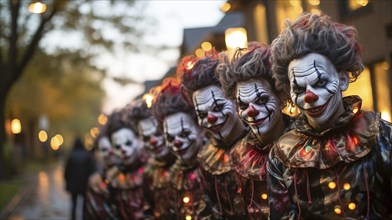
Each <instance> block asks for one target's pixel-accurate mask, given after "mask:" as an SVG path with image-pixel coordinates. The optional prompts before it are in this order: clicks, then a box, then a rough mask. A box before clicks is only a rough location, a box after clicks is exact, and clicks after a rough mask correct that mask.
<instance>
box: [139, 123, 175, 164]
mask: <svg viewBox="0 0 392 220" xmlns="http://www.w3.org/2000/svg"><path fill="white" fill-rule="evenodd" d="M138 129H139V133H140V135H141V137H142V142H143V145H144V147H145V148H146V149H148V151H149V152H151V153H152V154H153V156H154V157H156V158H162V157H164V156H166V155H167V154H168V153H169V149H168V148H167V147H166V146H165V140H164V138H163V135H162V133H161V132H160V131H158V122H157V120H156V119H155V118H154V117H150V118H146V119H143V120H140V121H139V123H138Z"/></svg>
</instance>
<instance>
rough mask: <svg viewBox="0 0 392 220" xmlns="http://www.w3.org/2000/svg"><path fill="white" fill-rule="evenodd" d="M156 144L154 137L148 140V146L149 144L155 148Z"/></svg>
mask: <svg viewBox="0 0 392 220" xmlns="http://www.w3.org/2000/svg"><path fill="white" fill-rule="evenodd" d="M157 143H158V140H157V139H156V138H155V137H151V138H150V144H151V145H152V146H156V145H157Z"/></svg>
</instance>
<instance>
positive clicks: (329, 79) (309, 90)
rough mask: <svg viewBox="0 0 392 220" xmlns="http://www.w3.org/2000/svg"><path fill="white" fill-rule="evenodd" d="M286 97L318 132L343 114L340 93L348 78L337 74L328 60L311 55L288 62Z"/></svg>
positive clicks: (344, 88)
mask: <svg viewBox="0 0 392 220" xmlns="http://www.w3.org/2000/svg"><path fill="white" fill-rule="evenodd" d="M288 76H289V79H290V88H291V89H290V96H291V99H292V101H293V102H294V103H295V104H296V105H297V106H298V107H299V108H300V109H301V111H303V112H304V114H305V116H306V117H307V119H308V121H309V124H310V125H311V126H312V127H314V128H317V127H320V128H322V127H323V125H325V124H329V123H331V121H332V122H333V121H334V120H335V119H336V118H337V117H338V116H339V115H340V114H341V113H343V111H344V109H343V101H342V91H344V90H346V89H347V87H348V83H349V80H348V75H347V74H339V73H338V72H337V71H336V69H335V67H334V65H333V64H332V63H331V62H330V61H329V59H328V58H326V57H325V56H323V55H321V54H316V53H311V54H308V55H306V56H303V57H301V58H299V59H295V60H292V61H291V62H290V64H289V67H288Z"/></svg>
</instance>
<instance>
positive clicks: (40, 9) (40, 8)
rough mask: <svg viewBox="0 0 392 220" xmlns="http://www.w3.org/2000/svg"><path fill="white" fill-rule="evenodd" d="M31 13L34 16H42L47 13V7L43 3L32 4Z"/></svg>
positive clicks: (30, 6)
mask: <svg viewBox="0 0 392 220" xmlns="http://www.w3.org/2000/svg"><path fill="white" fill-rule="evenodd" d="M29 11H30V12H31V13H34V14H41V13H44V12H45V11H46V5H45V4H43V3H42V2H32V3H31V4H30V5H29Z"/></svg>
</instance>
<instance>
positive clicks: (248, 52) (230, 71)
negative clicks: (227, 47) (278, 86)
mask: <svg viewBox="0 0 392 220" xmlns="http://www.w3.org/2000/svg"><path fill="white" fill-rule="evenodd" d="M219 57H220V62H219V65H218V67H217V73H218V75H219V80H220V82H221V84H222V90H223V92H224V93H225V96H226V97H227V98H231V99H235V98H236V97H235V90H236V85H237V83H238V82H241V81H247V80H250V79H264V80H267V81H268V82H269V83H270V84H271V88H273V87H274V80H273V79H272V72H271V68H270V66H271V65H270V50H269V48H268V46H266V45H263V44H259V43H257V42H250V43H249V44H248V49H243V48H238V49H237V50H236V51H235V53H234V56H233V59H232V60H231V61H229V57H228V55H227V54H226V53H221V54H220V56H219Z"/></svg>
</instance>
